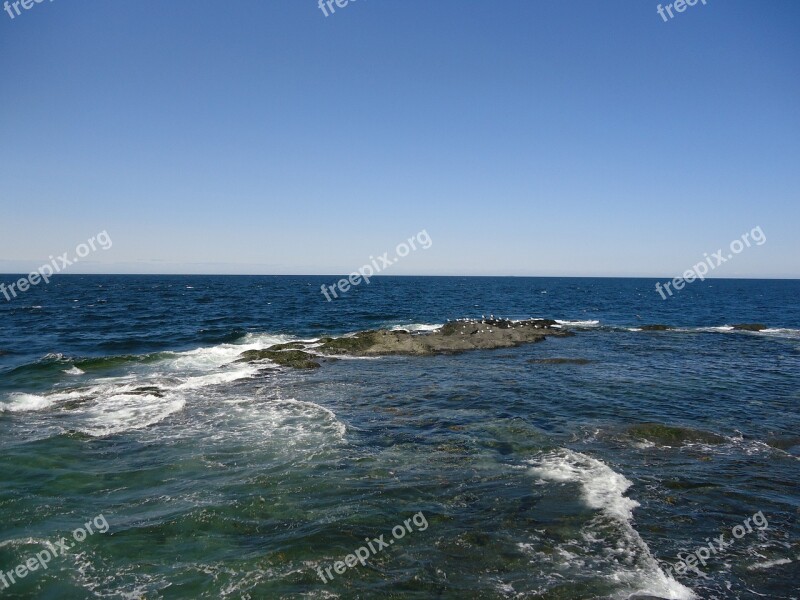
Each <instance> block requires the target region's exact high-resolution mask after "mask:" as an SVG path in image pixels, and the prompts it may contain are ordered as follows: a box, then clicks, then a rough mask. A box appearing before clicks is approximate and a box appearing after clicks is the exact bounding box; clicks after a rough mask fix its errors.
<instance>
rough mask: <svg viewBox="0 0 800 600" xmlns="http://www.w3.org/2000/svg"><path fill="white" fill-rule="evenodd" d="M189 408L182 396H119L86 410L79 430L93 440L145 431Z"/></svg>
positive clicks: (97, 403) (100, 401) (102, 400)
mask: <svg viewBox="0 0 800 600" xmlns="http://www.w3.org/2000/svg"><path fill="white" fill-rule="evenodd" d="M185 405H186V400H185V399H184V398H182V397H172V398H169V397H168V398H161V397H159V396H155V395H149V394H148V395H139V394H118V395H116V396H111V397H110V398H103V399H100V400H99V401H98V402H96V403H94V404H93V405H92V406H91V407H89V408H88V409H86V410H85V412H84V413H83V414H82V416H83V417H84V418H82V419H81V422H80V424H78V426H77V429H78V430H79V431H82V432H83V433H86V434H88V435H91V436H93V437H104V436H108V435H114V434H117V433H122V432H124V431H130V430H135V429H144V428H146V427H150V426H151V425H155V424H156V423H159V422H161V421H163V420H164V419H166V418H167V417H169V416H170V415H172V414H175V413H177V412H179V411H181V410H183V408H184V406H185Z"/></svg>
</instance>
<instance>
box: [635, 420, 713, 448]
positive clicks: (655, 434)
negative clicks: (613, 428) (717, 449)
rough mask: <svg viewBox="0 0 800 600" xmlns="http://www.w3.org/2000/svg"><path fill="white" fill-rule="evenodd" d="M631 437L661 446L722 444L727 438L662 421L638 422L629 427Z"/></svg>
mask: <svg viewBox="0 0 800 600" xmlns="http://www.w3.org/2000/svg"><path fill="white" fill-rule="evenodd" d="M627 432H628V434H629V435H630V436H631V437H634V438H637V439H641V440H647V441H649V442H653V443H654V444H656V445H661V446H682V445H684V444H691V443H698V442H699V443H703V444H722V443H723V442H725V438H724V437H722V436H721V435H717V434H716V433H711V432H710V431H702V430H699V429H690V428H689V427H671V426H669V425H662V424H661V423H637V424H636V425H631V426H630V427H628V429H627Z"/></svg>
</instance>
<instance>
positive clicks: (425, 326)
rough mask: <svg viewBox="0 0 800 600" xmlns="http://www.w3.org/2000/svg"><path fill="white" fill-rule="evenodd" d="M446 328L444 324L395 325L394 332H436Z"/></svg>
mask: <svg viewBox="0 0 800 600" xmlns="http://www.w3.org/2000/svg"><path fill="white" fill-rule="evenodd" d="M442 327H444V323H439V324H438V325H430V324H427V323H411V324H410V325H395V326H394V327H392V331H436V330H437V329H441V328H442Z"/></svg>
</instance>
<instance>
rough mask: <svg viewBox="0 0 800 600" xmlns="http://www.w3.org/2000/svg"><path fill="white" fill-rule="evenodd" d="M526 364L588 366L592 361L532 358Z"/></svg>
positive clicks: (586, 359) (583, 359) (584, 359)
mask: <svg viewBox="0 0 800 600" xmlns="http://www.w3.org/2000/svg"><path fill="white" fill-rule="evenodd" d="M528 362H529V363H531V364H543V365H588V364H590V363H592V362H594V361H593V360H589V359H588V358H534V359H531V360H529V361H528Z"/></svg>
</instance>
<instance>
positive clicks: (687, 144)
mask: <svg viewBox="0 0 800 600" xmlns="http://www.w3.org/2000/svg"><path fill="white" fill-rule="evenodd" d="M658 4H659V3H658V2H655V1H653V2H648V1H645V2H641V1H638V0H637V1H634V0H625V1H622V2H616V3H600V4H595V3H591V4H590V3H580V4H579V3H574V4H566V3H545V2H526V1H523V0H509V1H508V2H505V3H503V4H502V5H498V4H495V3H490V2H483V3H464V2H457V1H455V0H438V1H437V2H429V1H428V2H426V1H423V0H406V1H404V2H386V1H383V2H368V1H366V0H357V1H351V2H350V3H349V4H348V5H347V6H346V7H345V8H337V9H336V11H335V13H334V14H329V15H328V16H327V17H326V16H325V14H323V12H322V11H321V10H320V9H319V8H318V4H317V0H291V1H288V0H283V1H280V2H269V3H265V2H258V1H256V0H242V1H241V2H238V3H237V4H236V5H235V7H233V6H226V5H223V4H221V3H219V2H214V3H212V2H208V1H207V0H193V1H192V2H189V1H188V0H176V1H174V2H171V3H169V4H163V5H162V4H158V5H157V4H153V3H144V4H142V3H133V2H129V3H108V4H99V3H93V4H76V3H68V2H52V3H50V2H43V3H40V4H34V5H33V8H31V9H30V10H25V11H22V13H21V14H20V15H18V16H16V17H15V18H13V19H12V18H10V17H9V15H7V14H6V12H0V50H2V52H3V55H4V57H5V60H4V61H2V64H0V81H2V82H3V85H2V86H0V100H1V101H2V106H3V110H2V111H0V131H2V142H3V143H2V144H0V181H2V187H1V188H0V271H2V272H5V273H27V272H30V271H33V270H34V269H37V268H38V267H40V266H41V265H43V264H47V263H51V262H52V261H53V260H55V259H56V257H59V256H62V255H64V253H68V255H69V256H70V257H74V255H75V253H76V249H77V248H78V247H79V246H80V245H81V244H84V243H86V242H87V241H88V240H90V238H92V237H93V236H97V234H99V233H100V232H106V233H107V235H108V238H109V240H113V245H110V244H109V247H108V248H107V249H103V248H102V247H100V245H98V247H96V248H95V249H93V250H91V251H90V252H87V253H86V255H85V256H83V257H81V258H80V260H79V261H78V262H73V263H72V264H70V265H69V266H68V267H65V268H64V271H63V272H64V273H66V274H82V273H98V274H106V273H108V274H114V273H119V274H127V273H131V274H133V273H137V274H206V273H211V274H219V275H223V274H250V275H270V274H274V275H313V274H322V275H324V274H329V275H342V274H348V273H351V272H354V271H356V270H358V269H359V268H360V267H362V265H366V264H371V263H373V261H377V260H378V257H380V256H382V255H385V254H387V253H388V256H389V257H390V258H392V261H391V266H388V267H387V268H386V270H385V271H383V272H381V273H380V275H387V276H392V275H453V276H470V275H475V276H489V275H498V276H541V277H553V276H565V277H571V276H587V277H596V276H609V277H655V278H666V277H679V276H681V275H682V274H683V273H684V272H686V271H687V270H689V269H691V268H692V267H693V266H694V265H696V264H698V263H700V262H701V261H708V260H711V259H710V257H711V256H712V255H713V254H714V253H717V252H718V251H720V250H722V251H723V254H722V255H721V256H722V257H723V258H724V259H725V260H724V264H723V263H720V264H719V265H718V266H716V267H715V268H714V269H713V270H712V272H711V273H709V274H708V277H709V278H759V279H760V278H800V260H798V257H800V235H798V231H797V228H798V224H800V110H798V107H800V36H798V35H797V32H798V30H800V4H798V3H797V2H793V1H791V0H770V1H768V2H753V1H752V0H751V1H744V0H725V2H721V1H718V0H708V2H707V3H706V4H702V3H700V2H698V3H697V4H696V5H695V6H693V7H689V8H687V9H686V10H685V11H684V12H681V13H679V14H676V15H675V16H674V18H672V19H670V20H669V21H667V22H665V21H664V20H663V19H662V18H661V17H660V16H659V14H658V13H657V12H656V7H657V6H658ZM662 4H664V3H662ZM755 228H759V229H758V230H759V231H760V232H762V233H763V241H761V242H759V243H749V244H748V245H743V246H742V248H741V251H740V252H731V250H730V248H731V243H732V242H735V241H736V240H742V239H743V238H742V236H743V235H745V234H748V233H751V232H753V231H754V230H755ZM423 231H424V232H426V234H427V235H428V236H429V239H430V240H431V243H430V245H429V247H427V248H425V247H417V248H415V249H409V252H408V253H407V255H405V256H400V257H397V254H398V252H397V248H398V245H400V244H403V243H407V242H408V240H409V238H412V237H413V236H415V235H417V234H418V232H423ZM753 239H757V240H761V239H762V238H760V237H755V236H752V235H751V236H750V238H749V240H748V242H751V241H752V240H753ZM394 258H397V260H396V261H395V260H394ZM3 280H4V279H3V278H2V277H0V281H3Z"/></svg>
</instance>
